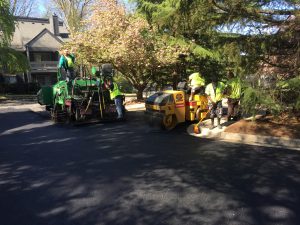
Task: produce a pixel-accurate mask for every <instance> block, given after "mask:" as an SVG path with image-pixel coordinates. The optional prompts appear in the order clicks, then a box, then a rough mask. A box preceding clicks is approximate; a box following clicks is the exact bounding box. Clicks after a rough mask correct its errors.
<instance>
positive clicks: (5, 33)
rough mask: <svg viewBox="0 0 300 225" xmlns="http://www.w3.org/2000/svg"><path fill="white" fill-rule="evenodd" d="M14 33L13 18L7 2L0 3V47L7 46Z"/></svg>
mask: <svg viewBox="0 0 300 225" xmlns="http://www.w3.org/2000/svg"><path fill="white" fill-rule="evenodd" d="M14 31H15V23H14V16H13V14H12V13H11V12H10V10H9V4H8V2H7V1H0V47H2V46H4V45H7V44H8V43H9V42H10V40H11V38H12V35H13V33H14Z"/></svg>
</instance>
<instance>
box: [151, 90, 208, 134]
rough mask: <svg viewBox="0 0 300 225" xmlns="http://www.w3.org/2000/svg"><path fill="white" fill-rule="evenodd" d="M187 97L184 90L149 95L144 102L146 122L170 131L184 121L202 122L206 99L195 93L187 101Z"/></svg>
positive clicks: (206, 103)
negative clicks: (190, 99)
mask: <svg viewBox="0 0 300 225" xmlns="http://www.w3.org/2000/svg"><path fill="white" fill-rule="evenodd" d="M189 95H190V93H189V92H188V91H186V90H166V91H160V92H157V93H155V94H153V95H151V96H150V97H148V98H147V99H146V102H145V107H146V111H145V118H146V120H147V122H148V123H149V124H150V125H159V126H160V127H161V128H163V129H166V130H171V129H173V128H174V127H176V125H177V124H179V123H183V122H185V121H202V120H203V119H205V118H206V116H207V113H208V100H207V97H206V96H205V95H204V94H200V93H197V92H196V93H195V95H194V98H193V100H192V101H189Z"/></svg>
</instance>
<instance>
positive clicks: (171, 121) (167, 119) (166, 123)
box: [161, 115, 177, 130]
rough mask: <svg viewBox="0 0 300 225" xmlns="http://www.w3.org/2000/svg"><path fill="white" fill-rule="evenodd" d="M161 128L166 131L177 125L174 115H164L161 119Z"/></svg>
mask: <svg viewBox="0 0 300 225" xmlns="http://www.w3.org/2000/svg"><path fill="white" fill-rule="evenodd" d="M161 125H162V128H163V129H166V130H172V129H173V128H174V127H176V125H177V120H176V117H175V115H164V117H163V118H162V124H161Z"/></svg>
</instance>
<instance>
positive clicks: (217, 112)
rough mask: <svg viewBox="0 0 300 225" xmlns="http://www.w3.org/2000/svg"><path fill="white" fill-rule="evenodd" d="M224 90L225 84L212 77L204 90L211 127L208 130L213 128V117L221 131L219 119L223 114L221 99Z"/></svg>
mask: <svg viewBox="0 0 300 225" xmlns="http://www.w3.org/2000/svg"><path fill="white" fill-rule="evenodd" d="M224 90H225V84H224V83H222V82H220V81H217V77H216V76H214V75H213V76H212V82H211V83H209V84H208V85H207V86H206V88H205V94H206V96H207V98H208V108H209V111H210V119H211V126H210V129H213V128H214V118H215V116H216V117H217V119H218V128H219V129H221V128H222V126H221V118H222V114H223V107H222V99H223V92H224Z"/></svg>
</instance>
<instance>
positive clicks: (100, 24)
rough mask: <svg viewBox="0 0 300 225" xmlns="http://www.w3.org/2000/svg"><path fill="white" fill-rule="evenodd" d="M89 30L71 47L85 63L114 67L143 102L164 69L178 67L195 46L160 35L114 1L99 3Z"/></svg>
mask: <svg viewBox="0 0 300 225" xmlns="http://www.w3.org/2000/svg"><path fill="white" fill-rule="evenodd" d="M84 24H85V26H86V30H84V31H82V32H77V33H75V34H74V35H73V38H72V41H71V42H70V43H69V46H70V47H71V48H73V49H75V51H76V52H77V55H78V59H79V61H80V60H81V61H82V62H83V63H85V64H86V63H92V64H96V65H98V64H101V63H104V62H110V63H113V64H114V66H115V67H116V68H117V70H119V71H120V72H121V73H122V74H123V75H124V76H125V78H126V79H127V80H128V81H129V82H130V83H131V84H132V85H133V86H134V88H135V89H136V90H137V91H138V93H137V98H138V99H139V100H140V99H142V98H143V95H142V93H143V90H144V89H145V87H146V86H147V84H148V83H149V82H150V81H151V80H153V77H154V76H156V75H158V74H160V71H161V69H162V68H168V67H174V65H176V64H177V63H178V62H179V60H180V59H179V56H180V55H182V54H183V55H188V53H189V52H190V50H191V48H192V43H188V42H185V41H184V40H182V42H181V43H180V42H174V39H173V38H171V37H169V36H167V35H160V34H159V33H157V32H156V30H155V29H152V28H151V27H150V25H149V24H148V22H147V21H146V20H145V19H144V18H143V17H141V16H140V15H137V14H134V15H128V14H126V11H125V8H124V6H123V5H120V4H116V2H115V1H113V0H105V1H104V0H103V1H98V2H96V3H95V5H94V6H93V10H92V14H91V16H90V17H89V18H88V19H86V20H85V21H84Z"/></svg>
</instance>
